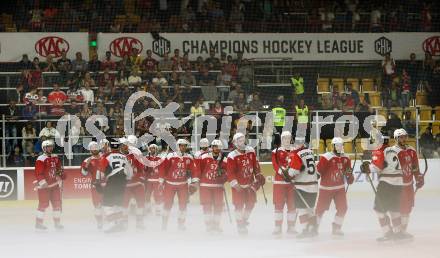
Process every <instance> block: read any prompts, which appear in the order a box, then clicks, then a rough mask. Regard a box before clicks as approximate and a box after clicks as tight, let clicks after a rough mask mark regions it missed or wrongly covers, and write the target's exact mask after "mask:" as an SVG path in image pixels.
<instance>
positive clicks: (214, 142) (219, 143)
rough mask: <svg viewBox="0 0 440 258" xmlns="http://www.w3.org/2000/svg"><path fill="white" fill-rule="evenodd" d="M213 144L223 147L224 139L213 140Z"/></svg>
mask: <svg viewBox="0 0 440 258" xmlns="http://www.w3.org/2000/svg"><path fill="white" fill-rule="evenodd" d="M211 146H217V147H219V148H220V149H221V148H222V147H223V143H222V141H220V140H218V139H215V140H213V141H212V142H211Z"/></svg>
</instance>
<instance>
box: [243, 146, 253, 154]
mask: <svg viewBox="0 0 440 258" xmlns="http://www.w3.org/2000/svg"><path fill="white" fill-rule="evenodd" d="M245 151H246V153H249V152H254V153H255V149H254V148H252V147H251V146H246V149H245Z"/></svg>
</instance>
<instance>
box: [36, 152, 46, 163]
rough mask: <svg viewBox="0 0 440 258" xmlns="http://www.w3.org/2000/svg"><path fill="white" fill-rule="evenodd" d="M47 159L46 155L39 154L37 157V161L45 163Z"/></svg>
mask: <svg viewBox="0 0 440 258" xmlns="http://www.w3.org/2000/svg"><path fill="white" fill-rule="evenodd" d="M46 159H47V155H46V154H44V153H43V154H41V155H40V156H38V158H37V160H39V161H45V160H46Z"/></svg>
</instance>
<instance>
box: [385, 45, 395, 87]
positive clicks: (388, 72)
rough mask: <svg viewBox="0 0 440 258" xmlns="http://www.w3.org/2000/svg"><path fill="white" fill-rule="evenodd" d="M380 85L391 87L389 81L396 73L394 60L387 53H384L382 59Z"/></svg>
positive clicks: (390, 81)
mask: <svg viewBox="0 0 440 258" xmlns="http://www.w3.org/2000/svg"><path fill="white" fill-rule="evenodd" d="M382 70H383V76H382V81H383V84H382V87H386V88H391V83H392V81H393V78H394V77H395V74H396V62H394V59H393V58H391V55H390V54H389V53H388V54H386V55H385V59H384V60H382Z"/></svg>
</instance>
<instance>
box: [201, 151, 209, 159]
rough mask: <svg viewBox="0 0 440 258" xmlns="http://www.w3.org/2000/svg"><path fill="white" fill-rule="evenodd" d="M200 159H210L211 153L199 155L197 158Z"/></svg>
mask: <svg viewBox="0 0 440 258" xmlns="http://www.w3.org/2000/svg"><path fill="white" fill-rule="evenodd" d="M199 158H200V159H206V158H212V153H211V152H204V153H201V155H200V156H199Z"/></svg>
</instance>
